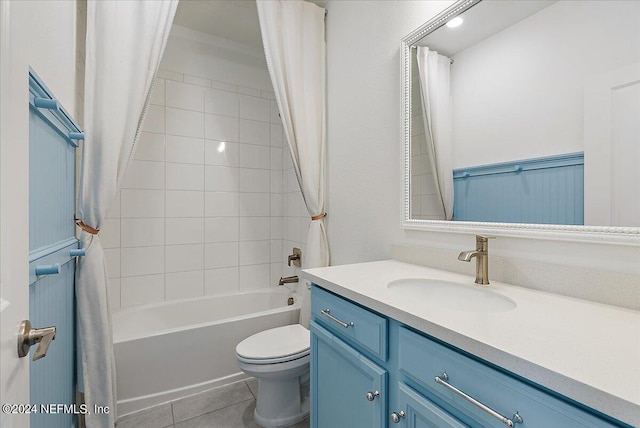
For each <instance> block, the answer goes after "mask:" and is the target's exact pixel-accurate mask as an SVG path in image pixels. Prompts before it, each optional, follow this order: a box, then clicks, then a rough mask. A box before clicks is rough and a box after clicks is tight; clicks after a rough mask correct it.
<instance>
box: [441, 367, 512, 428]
mask: <svg viewBox="0 0 640 428" xmlns="http://www.w3.org/2000/svg"><path fill="white" fill-rule="evenodd" d="M447 380H449V375H447V373H442V374H441V375H440V376H436V378H435V381H436V383H439V384H440V385H442V386H444V387H446V388H447V389H448V390H449V391H452V392H454V393H455V394H457V395H459V396H460V397H462V398H464V399H465V400H467V401H468V402H470V403H471V404H473V405H474V406H476V407H478V408H480V409H482V410H483V411H485V412H487V413H488V414H490V415H491V416H493V417H494V418H496V419H497V420H499V421H500V422H502V423H503V424H505V425H506V426H508V427H510V428H512V427H513V426H515V424H514V421H515V423H516V424H521V423H523V422H524V421H523V419H522V416H520V415H519V414H518V412H516V413H515V414H514V415H513V421H512V420H511V419H509V418H506V417H504V416H502V415H501V414H500V413H498V412H496V411H495V410H493V409H492V408H490V407H487V406H485V405H484V404H482V403H481V402H479V401H478V400H476V399H475V398H473V397H471V396H470V395H467V394H466V393H464V392H462V391H460V390H459V389H458V388H456V387H455V386H453V385H451V384H450V383H448V382H447Z"/></svg>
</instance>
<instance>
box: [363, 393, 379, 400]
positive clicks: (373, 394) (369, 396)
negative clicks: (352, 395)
mask: <svg viewBox="0 0 640 428" xmlns="http://www.w3.org/2000/svg"><path fill="white" fill-rule="evenodd" d="M379 396H380V392H378V391H373V392H371V391H369V392H367V395H366V397H367V400H369V401H373V400H375V399H376V397H379Z"/></svg>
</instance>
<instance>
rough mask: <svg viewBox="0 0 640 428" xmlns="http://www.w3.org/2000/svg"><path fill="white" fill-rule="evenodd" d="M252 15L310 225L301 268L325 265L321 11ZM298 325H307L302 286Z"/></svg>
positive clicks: (273, 8) (302, 6)
mask: <svg viewBox="0 0 640 428" xmlns="http://www.w3.org/2000/svg"><path fill="white" fill-rule="evenodd" d="M257 4H258V17H259V19H260V29H261V31H262V42H263V44H264V50H265V55H266V57H267V65H268V67H269V74H270V75H271V82H272V84H273V88H274V90H275V93H276V99H277V101H278V108H279V110H280V116H281V117H282V122H283V125H284V132H285V135H286V137H287V141H288V143H289V149H290V151H291V157H292V159H293V164H294V168H295V171H296V175H297V177H298V183H299V184H300V190H301V191H302V196H303V197H304V200H305V204H306V206H307V211H308V212H309V215H310V216H311V219H312V221H311V225H310V226H309V232H308V235H307V248H306V251H305V254H303V257H302V265H303V267H304V268H313V267H323V266H328V265H329V245H328V242H327V234H326V230H325V227H324V185H325V147H326V131H325V104H326V102H325V41H324V14H325V10H324V9H323V8H321V7H318V6H316V5H315V4H313V3H308V2H305V1H302V0H258V1H257ZM299 290H300V291H301V293H303V295H302V307H301V310H300V323H301V324H302V325H304V326H306V327H308V326H309V317H310V307H309V296H308V289H307V287H299Z"/></svg>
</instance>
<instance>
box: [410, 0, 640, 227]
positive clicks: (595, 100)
mask: <svg viewBox="0 0 640 428" xmlns="http://www.w3.org/2000/svg"><path fill="white" fill-rule="evenodd" d="M456 19H457V21H458V22H456V23H454V22H452V21H451V20H450V21H449V25H443V26H441V27H440V28H438V29H437V30H435V31H433V32H431V33H429V34H427V35H426V36H425V37H424V38H422V39H421V40H419V41H418V42H417V43H414V44H413V45H414V46H412V49H411V57H412V61H411V65H412V73H411V76H412V77H411V143H410V146H411V147H410V150H411V165H410V170H411V171H410V195H411V201H410V210H411V211H410V212H411V219H423V220H445V219H446V220H452V221H480V222H505V223H535V224H566V225H590V226H632V227H635V226H640V173H639V171H640V169H639V166H640V120H638V119H639V118H640V2H638V1H517V2H516V1H509V2H506V1H492V0H484V1H481V2H479V3H478V4H476V5H475V6H473V7H472V8H470V9H468V10H467V11H466V12H464V13H463V14H461V15H460V16H459V17H458V18H456ZM454 24H457V25H454Z"/></svg>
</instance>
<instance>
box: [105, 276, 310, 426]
mask: <svg viewBox="0 0 640 428" xmlns="http://www.w3.org/2000/svg"><path fill="white" fill-rule="evenodd" d="M289 297H292V294H291V292H290V291H289V290H287V289H284V288H283V289H277V290H267V291H257V292H252V293H246V294H237V295H229V296H214V297H203V298H197V299H189V300H181V301H176V302H167V303H162V304H156V305H145V306H140V307H136V308H132V309H125V310H122V311H120V312H117V313H115V314H114V315H113V336H114V352H115V359H116V373H117V385H118V415H125V414H128V413H131V412H135V411H137V410H140V409H144V408H146V407H150V406H154V405H156V404H160V403H164V402H167V401H170V400H174V399H176V398H180V397H184V396H187V395H190V394H195V393H197V392H200V391H204V390H206V389H209V388H213V387H215V386H219V385H224V384H226V383H230V382H235V381H237V380H241V379H244V378H246V377H247V376H246V375H245V374H244V373H243V372H241V371H240V369H239V368H238V364H237V362H236V356H235V348H236V345H237V344H238V343H239V342H240V341H242V340H243V339H245V338H247V337H248V336H251V335H252V334H254V333H257V332H259V331H262V330H266V329H268V328H273V327H279V326H283V325H288V324H295V323H297V322H298V318H299V313H300V307H299V305H298V303H297V302H296V303H295V304H293V305H291V306H289V305H287V299H288V298H289Z"/></svg>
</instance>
